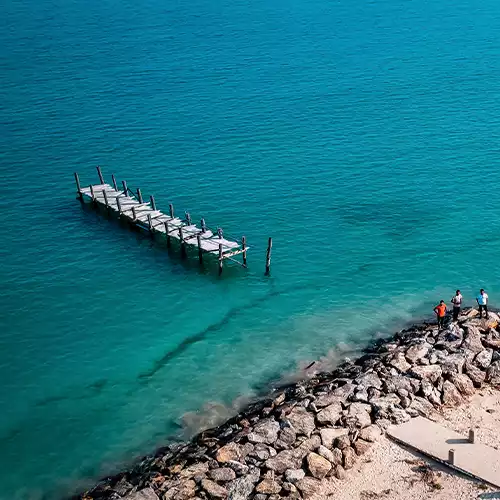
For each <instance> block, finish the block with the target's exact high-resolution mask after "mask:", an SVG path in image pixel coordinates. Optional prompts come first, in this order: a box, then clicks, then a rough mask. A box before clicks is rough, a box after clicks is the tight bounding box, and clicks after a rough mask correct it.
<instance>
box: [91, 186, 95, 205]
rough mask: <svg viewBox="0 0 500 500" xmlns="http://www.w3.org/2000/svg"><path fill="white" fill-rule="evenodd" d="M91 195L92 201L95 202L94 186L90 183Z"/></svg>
mask: <svg viewBox="0 0 500 500" xmlns="http://www.w3.org/2000/svg"><path fill="white" fill-rule="evenodd" d="M90 197H91V198H92V201H93V202H95V194H94V186H93V185H92V184H91V185H90Z"/></svg>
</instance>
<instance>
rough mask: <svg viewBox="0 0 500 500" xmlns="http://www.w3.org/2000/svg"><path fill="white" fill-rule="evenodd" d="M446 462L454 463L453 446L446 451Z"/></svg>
mask: <svg viewBox="0 0 500 500" xmlns="http://www.w3.org/2000/svg"><path fill="white" fill-rule="evenodd" d="M448 463H449V464H450V465H455V450H454V449H453V448H451V450H449V451H448Z"/></svg>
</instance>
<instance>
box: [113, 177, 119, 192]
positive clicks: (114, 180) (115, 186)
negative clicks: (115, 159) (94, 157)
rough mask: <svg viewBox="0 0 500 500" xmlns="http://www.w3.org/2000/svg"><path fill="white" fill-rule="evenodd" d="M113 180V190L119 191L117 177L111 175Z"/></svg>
mask: <svg viewBox="0 0 500 500" xmlns="http://www.w3.org/2000/svg"><path fill="white" fill-rule="evenodd" d="M111 180H112V181H113V189H114V190H115V191H118V186H117V185H116V177H115V174H111Z"/></svg>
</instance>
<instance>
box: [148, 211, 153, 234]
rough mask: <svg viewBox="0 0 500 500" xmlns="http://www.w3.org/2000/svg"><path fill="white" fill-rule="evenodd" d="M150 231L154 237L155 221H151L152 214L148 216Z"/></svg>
mask: <svg viewBox="0 0 500 500" xmlns="http://www.w3.org/2000/svg"><path fill="white" fill-rule="evenodd" d="M148 229H149V233H150V234H151V236H153V219H151V214H148Z"/></svg>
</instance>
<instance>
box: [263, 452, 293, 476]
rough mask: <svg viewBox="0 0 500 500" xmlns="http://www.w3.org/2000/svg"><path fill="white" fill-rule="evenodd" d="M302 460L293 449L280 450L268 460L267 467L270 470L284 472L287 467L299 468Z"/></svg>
mask: <svg viewBox="0 0 500 500" xmlns="http://www.w3.org/2000/svg"><path fill="white" fill-rule="evenodd" d="M300 462H301V460H299V459H298V458H297V455H296V454H295V453H294V452H293V451H292V450H283V451H280V452H279V453H278V454H277V455H276V456H275V457H273V458H269V459H268V460H267V461H266V467H267V468H268V469H270V470H273V471H275V472H277V473H278V474H283V473H284V472H285V471H286V470H287V469H297V468H299V466H300Z"/></svg>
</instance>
